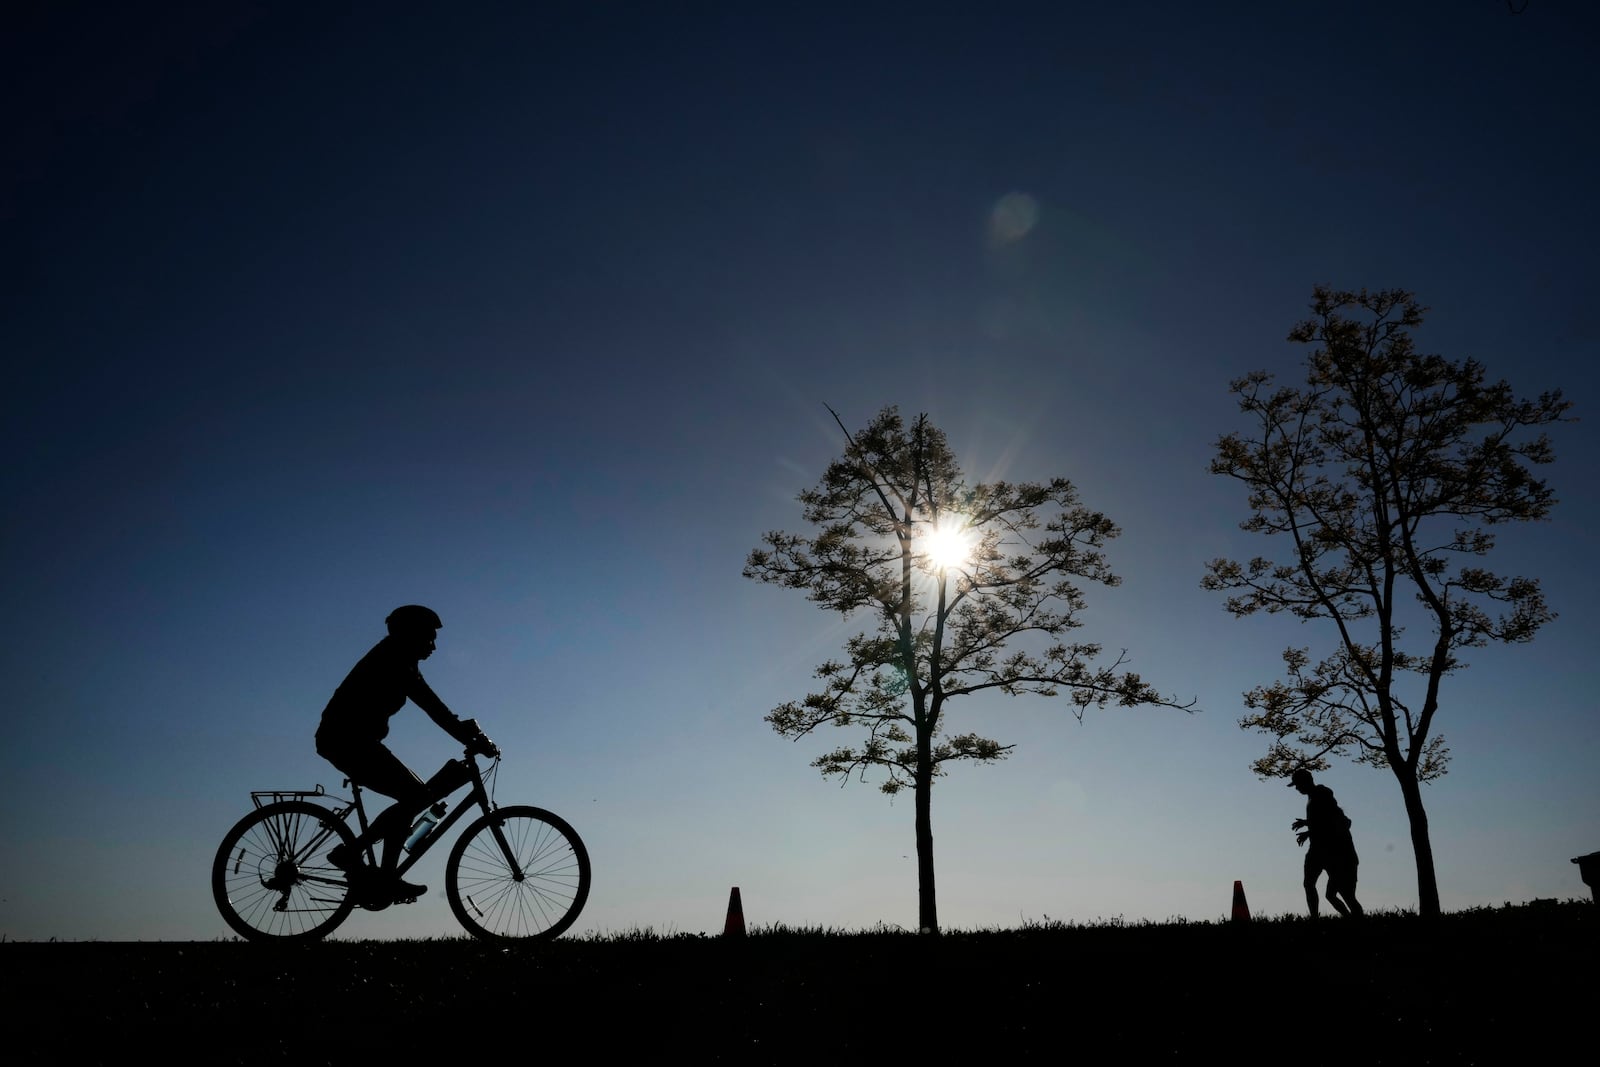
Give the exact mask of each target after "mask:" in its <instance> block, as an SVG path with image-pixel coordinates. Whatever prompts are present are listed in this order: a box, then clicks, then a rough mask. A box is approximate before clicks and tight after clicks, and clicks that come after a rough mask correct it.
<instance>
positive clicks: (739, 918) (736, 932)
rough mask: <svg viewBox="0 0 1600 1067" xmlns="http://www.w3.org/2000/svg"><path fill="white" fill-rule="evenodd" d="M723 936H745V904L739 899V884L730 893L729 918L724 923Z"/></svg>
mask: <svg viewBox="0 0 1600 1067" xmlns="http://www.w3.org/2000/svg"><path fill="white" fill-rule="evenodd" d="M722 936H723V937H743V936H744V904H743V903H741V902H740V900H739V887H738V886H734V887H733V889H732V890H731V891H730V892H729V893H728V920H727V922H725V923H723V924H722Z"/></svg>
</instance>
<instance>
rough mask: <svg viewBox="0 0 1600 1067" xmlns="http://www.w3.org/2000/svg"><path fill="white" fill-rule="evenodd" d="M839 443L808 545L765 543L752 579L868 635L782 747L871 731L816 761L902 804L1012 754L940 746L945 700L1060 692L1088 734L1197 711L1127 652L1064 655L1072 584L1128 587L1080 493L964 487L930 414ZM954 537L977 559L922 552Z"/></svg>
mask: <svg viewBox="0 0 1600 1067" xmlns="http://www.w3.org/2000/svg"><path fill="white" fill-rule="evenodd" d="M837 418H838V416H837V415H835V419H836V420H837ZM840 428H841V429H844V425H843V423H842V422H841V423H840ZM845 437H846V445H847V447H846V449H845V453H844V455H843V456H841V457H840V458H838V459H836V460H834V461H833V462H832V463H830V464H829V466H828V468H827V470H826V471H825V472H824V474H823V477H822V480H821V481H820V482H819V483H818V484H817V485H816V486H814V487H813V488H810V489H807V490H805V491H804V492H802V493H801V494H800V497H799V499H800V504H801V506H802V513H803V515H804V518H805V520H806V521H807V522H808V523H810V524H811V525H812V526H813V527H814V530H813V532H812V533H811V534H810V535H799V534H792V533H786V532H772V533H768V534H767V535H766V536H765V537H764V538H763V539H762V545H761V547H760V548H758V549H756V550H755V551H753V552H751V553H750V555H749V557H748V559H747V560H746V562H745V567H744V575H745V576H746V577H748V578H753V579H756V580H758V581H763V582H770V583H772V584H776V585H781V586H784V587H786V588H791V589H799V590H803V591H804V592H805V593H806V595H807V597H808V598H809V599H810V600H812V601H813V602H815V603H816V604H818V605H819V606H821V607H823V608H825V609H828V610H831V611H837V612H839V613H840V614H841V615H843V616H854V615H858V614H860V615H865V616H866V617H868V618H869V619H871V620H872V629H870V630H868V631H864V632H861V633H858V634H857V635H855V636H854V637H852V638H851V639H850V640H849V641H848V642H847V643H846V646H845V653H846V659H845V660H844V661H843V662H833V661H830V662H827V663H824V664H822V665H821V666H819V667H818V668H817V670H816V675H815V676H816V678H817V680H818V682H819V683H820V685H819V689H818V691H817V692H814V693H811V694H809V695H807V696H806V697H805V698H804V699H803V700H801V701H799V702H791V703H788V704H784V705H781V706H780V707H778V708H775V709H773V710H772V712H770V713H769V714H768V716H767V721H768V722H769V723H771V724H772V727H773V729H775V730H776V731H777V732H778V733H780V734H782V735H783V736H785V737H790V738H799V737H803V736H805V735H807V734H809V733H811V731H813V730H814V729H816V728H817V727H818V726H821V725H824V724H830V725H835V726H853V727H857V728H861V729H864V730H866V732H867V737H866V740H865V741H864V742H863V743H861V744H859V745H855V746H847V747H841V748H838V749H836V750H834V751H833V752H830V753H828V754H827V755H825V756H823V757H821V758H819V759H818V760H816V761H815V764H814V765H815V766H817V767H818V768H819V769H820V770H821V771H822V773H823V774H825V775H840V776H843V777H846V778H848V777H849V776H851V775H865V773H866V772H867V771H869V770H879V771H882V772H883V773H884V774H885V775H886V778H885V780H884V782H883V785H882V788H883V789H884V791H886V792H890V793H893V792H895V791H897V790H898V789H900V788H901V787H902V786H904V785H906V784H912V783H914V782H915V781H916V780H917V776H918V775H919V774H921V775H924V776H925V777H926V779H927V780H929V781H931V780H932V778H933V777H935V776H937V775H938V774H940V773H942V770H941V765H942V764H944V763H947V762H950V761H954V760H977V761H980V762H988V761H992V760H997V759H1002V758H1004V756H1005V754H1006V753H1007V752H1008V751H1009V750H1010V746H1009V745H1002V744H1000V743H999V742H996V741H993V740H990V739H987V738H982V737H978V736H977V735H975V734H962V735H959V736H955V737H950V736H946V735H945V732H944V715H945V710H946V707H945V705H946V702H947V701H949V700H950V699H952V698H954V697H958V696H969V695H972V694H975V693H981V692H984V691H987V690H994V691H997V692H1000V693H1005V694H1007V695H1017V694H1022V693H1032V694H1036V695H1040V696H1047V697H1048V696H1057V695H1059V694H1061V693H1065V694H1066V695H1067V698H1068V701H1069V706H1070V708H1071V710H1072V711H1073V713H1074V714H1075V715H1076V716H1078V717H1079V718H1081V717H1082V715H1083V712H1084V711H1085V709H1087V708H1090V707H1105V706H1106V705H1108V704H1115V705H1117V706H1124V707H1128V706H1134V705H1138V704H1159V705H1163V706H1167V707H1176V708H1185V709H1188V708H1191V707H1192V703H1193V702H1190V703H1184V704H1180V703H1178V702H1177V701H1176V700H1174V699H1172V698H1170V697H1165V696H1162V695H1161V694H1160V693H1159V692H1158V691H1156V690H1155V689H1154V688H1153V687H1151V686H1149V685H1148V684H1146V683H1145V682H1144V681H1143V680H1142V679H1140V677H1139V676H1138V675H1137V674H1133V673H1131V672H1127V671H1124V670H1123V669H1122V668H1123V662H1124V659H1125V654H1124V655H1123V656H1119V657H1118V658H1117V659H1116V661H1115V662H1113V663H1111V664H1110V665H1104V664H1098V663H1097V660H1098V658H1099V656H1100V652H1101V650H1100V647H1099V646H1098V645H1096V644H1093V643H1088V642H1073V641H1068V640H1065V636H1066V635H1067V634H1068V633H1069V632H1070V631H1073V630H1076V629H1077V628H1079V627H1080V626H1081V625H1082V621H1081V614H1082V612H1083V610H1084V607H1085V599H1084V595H1083V591H1082V588H1081V586H1080V583H1095V584H1099V585H1104V586H1115V585H1116V584H1118V582H1119V579H1118V578H1117V576H1116V575H1115V574H1114V573H1113V572H1112V571H1111V568H1110V565H1109V563H1108V562H1107V560H1106V557H1105V553H1104V546H1105V544H1106V542H1107V541H1109V540H1110V539H1112V538H1114V537H1115V536H1116V535H1117V533H1118V530H1117V527H1116V525H1115V524H1114V523H1112V522H1111V520H1110V519H1108V518H1107V517H1106V516H1105V515H1103V514H1101V513H1099V512H1096V511H1092V510H1090V509H1089V508H1086V507H1084V506H1083V505H1082V504H1081V503H1080V501H1079V499H1078V493H1077V490H1076V489H1075V488H1074V487H1073V485H1072V484H1071V483H1070V482H1068V481H1067V480H1066V479H1063V478H1057V479H1053V480H1051V481H1049V482H1046V483H1011V482H1004V481H996V482H989V483H980V484H977V485H970V486H969V485H967V484H966V482H965V480H964V478H963V476H962V473H961V470H960V468H959V465H958V464H957V463H956V460H955V457H954V455H953V453H952V452H951V451H950V448H949V445H948V443H947V441H946V439H945V435H944V433H943V432H942V431H940V430H939V429H938V428H936V427H935V426H933V425H932V424H931V422H930V421H929V420H928V418H927V417H926V416H918V417H917V418H916V419H915V420H913V421H912V422H911V423H910V424H907V423H906V422H905V421H904V420H902V418H901V416H900V414H899V412H898V411H897V409H895V408H893V407H889V408H885V409H883V410H882V411H881V412H879V414H878V416H877V417H876V418H875V419H874V420H873V421H872V423H871V424H870V425H869V426H868V427H867V428H866V429H865V430H862V431H861V432H860V433H857V434H851V433H849V431H848V430H846V431H845ZM950 526H955V527H958V528H959V529H960V531H961V532H963V533H964V534H966V535H967V536H969V537H970V538H971V549H970V551H969V553H968V555H967V558H966V559H965V560H963V561H961V562H960V563H958V564H955V565H944V566H941V565H940V563H939V562H938V561H937V560H936V559H935V558H934V556H933V555H932V554H931V553H930V551H929V545H930V543H931V541H932V535H933V534H934V533H935V531H939V530H942V529H945V528H947V527H950Z"/></svg>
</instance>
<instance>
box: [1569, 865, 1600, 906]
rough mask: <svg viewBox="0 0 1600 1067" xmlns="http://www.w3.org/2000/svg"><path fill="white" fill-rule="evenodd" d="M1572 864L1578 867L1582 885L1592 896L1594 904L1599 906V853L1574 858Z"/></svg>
mask: <svg viewBox="0 0 1600 1067" xmlns="http://www.w3.org/2000/svg"><path fill="white" fill-rule="evenodd" d="M1572 862H1573V863H1576V864H1577V865H1578V876H1579V877H1581V878H1582V879H1583V884H1584V885H1586V886H1588V887H1589V892H1590V893H1592V894H1594V902H1595V903H1596V904H1600V852H1591V853H1589V854H1588V855H1587V856H1574V857H1572Z"/></svg>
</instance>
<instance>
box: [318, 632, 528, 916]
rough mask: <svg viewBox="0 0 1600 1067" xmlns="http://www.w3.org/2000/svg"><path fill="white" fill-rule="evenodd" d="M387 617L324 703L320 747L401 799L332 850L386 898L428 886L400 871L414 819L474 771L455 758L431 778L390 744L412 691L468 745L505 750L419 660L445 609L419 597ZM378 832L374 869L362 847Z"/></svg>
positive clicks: (333, 857) (351, 773)
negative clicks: (448, 697) (442, 692)
mask: <svg viewBox="0 0 1600 1067" xmlns="http://www.w3.org/2000/svg"><path fill="white" fill-rule="evenodd" d="M384 623H385V625H386V626H387V627H388V629H389V635H388V636H387V637H385V638H384V639H383V640H381V641H379V642H378V643H377V644H376V645H374V646H373V648H372V651H370V652H368V653H367V654H366V655H365V656H363V657H361V661H360V662H359V663H357V664H356V665H355V666H354V667H353V668H351V670H350V673H349V675H348V676H346V678H345V680H344V681H343V682H342V683H340V685H339V688H338V689H336V690H334V693H333V698H332V699H331V700H329V701H328V706H327V707H326V708H324V709H323V712H322V723H321V725H319V726H318V727H317V753H318V754H319V755H321V756H322V757H323V758H324V759H326V760H327V761H328V762H329V763H331V764H333V765H334V766H335V767H337V768H338V769H339V770H340V771H342V772H344V774H345V776H346V777H348V778H349V779H350V780H351V781H352V782H355V783H356V784H357V785H360V786H362V787H364V788H366V789H371V790H373V791H374V792H378V793H382V794H383V795H384V796H387V797H391V798H392V799H393V800H394V804H392V805H390V806H389V807H388V808H387V809H385V810H384V811H383V812H382V813H381V814H380V815H378V817H377V818H375V819H373V820H372V825H371V826H369V827H368V828H367V830H366V832H365V833H363V834H362V835H361V836H360V837H358V838H357V839H356V847H355V848H354V849H346V848H345V847H344V846H343V845H341V846H339V847H337V848H335V849H333V850H332V851H331V852H329V854H328V859H329V861H330V862H332V863H333V864H335V865H336V866H338V867H341V868H343V869H344V870H345V871H346V872H347V873H348V874H349V875H350V879H351V884H352V888H353V889H356V890H358V891H359V892H360V894H361V896H362V897H364V898H366V899H368V900H376V899H380V898H381V899H384V901H385V902H386V903H387V902H389V901H401V900H411V899H415V898H416V897H418V896H420V895H421V894H423V893H426V892H427V891H428V887H427V886H425V885H414V884H412V883H411V882H405V881H401V880H400V879H399V878H398V877H397V876H396V875H395V873H394V872H395V866H396V865H397V864H398V863H399V861H400V847H401V845H402V844H403V843H404V842H405V839H406V835H407V833H408V832H409V831H410V829H411V823H412V820H414V819H415V818H416V817H417V816H418V815H420V814H421V813H422V810H423V809H424V808H426V807H427V806H428V805H430V804H432V803H433V802H434V801H435V800H439V799H442V798H443V797H446V796H448V795H449V794H450V793H451V792H453V791H454V790H456V789H457V788H459V787H460V786H462V785H464V784H466V782H467V781H468V780H470V777H471V775H470V772H468V770H467V767H466V764H464V763H462V762H461V761H460V760H450V761H449V762H448V763H446V764H445V765H444V766H443V767H442V768H441V769H440V770H439V773H438V774H435V775H434V776H433V777H432V778H431V779H429V780H428V781H426V782H424V781H423V780H422V779H421V778H418V777H417V776H416V774H414V773H413V772H412V771H411V769H410V768H409V767H407V766H406V765H405V764H404V763H402V762H401V761H400V759H399V757H397V756H396V755H395V754H394V753H393V752H390V751H389V749H388V747H387V746H385V745H384V743H383V739H384V738H385V737H387V736H388V735H389V719H390V718H391V717H392V716H393V715H394V714H395V713H396V712H398V711H399V710H400V709H401V708H402V707H404V706H405V703H406V700H407V699H408V698H409V699H410V700H411V701H412V703H414V704H416V705H417V706H418V707H420V708H421V709H422V710H423V711H425V712H427V713H428V717H429V718H431V719H432V720H433V721H434V722H436V723H438V724H439V727H440V728H441V729H443V730H444V732H445V733H447V734H449V735H450V736H451V737H453V738H455V739H456V740H457V741H458V742H460V743H461V744H462V745H463V746H465V747H467V748H473V749H476V750H478V751H480V752H482V753H484V754H485V755H489V756H496V755H499V752H500V750H499V749H498V748H497V747H496V746H495V743H494V742H493V741H490V740H489V739H488V738H487V737H485V736H484V735H483V732H482V731H481V730H479V729H478V723H477V721H476V720H474V719H461V718H458V717H457V716H456V714H455V713H454V712H452V711H451V710H450V709H449V708H448V707H446V706H445V703H444V701H442V700H440V699H439V696H438V694H436V693H435V692H434V691H433V690H432V689H430V688H429V687H428V683H427V682H426V681H424V680H423V678H422V671H421V670H420V669H419V667H418V664H420V663H421V662H422V661H423V660H425V659H427V658H428V657H429V656H431V655H433V650H434V639H435V638H436V637H437V636H438V632H439V628H440V627H442V626H443V625H444V623H442V622H440V621H439V616H438V615H436V614H434V613H433V611H431V610H430V609H428V608H425V607H423V606H422V605H420V604H407V605H406V606H404V607H399V608H395V609H394V611H392V612H390V614H389V617H388V618H387V619H385V620H384ZM379 839H381V840H382V841H383V853H382V859H381V861H380V863H379V867H378V870H377V871H372V870H370V869H369V868H367V867H366V866H365V865H364V864H363V863H362V860H361V854H362V852H364V851H365V850H366V848H367V845H368V844H369V843H370V842H372V841H376V840H379Z"/></svg>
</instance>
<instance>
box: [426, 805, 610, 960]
mask: <svg viewBox="0 0 1600 1067" xmlns="http://www.w3.org/2000/svg"><path fill="white" fill-rule="evenodd" d="M444 886H445V895H446V896H447V897H448V898H449V900H450V910H451V911H453V912H455V915H456V919H457V920H458V921H459V922H460V923H461V925H462V926H464V927H466V928H467V930H468V931H469V932H470V933H472V934H473V935H474V936H476V937H481V938H484V939H486V940H489V941H540V940H547V939H549V938H553V937H559V936H561V934H562V933H564V932H565V931H566V930H567V928H568V927H570V926H571V925H572V924H573V922H575V921H576V920H577V918H578V913H579V912H581V911H582V910H583V905H584V902H585V901H587V900H588V899H589V853H588V851H587V850H586V849H585V848H584V847H583V842H582V841H581V840H580V839H579V838H578V834H577V832H576V831H575V830H573V829H572V827H571V826H569V825H567V822H566V820H564V819H562V818H561V817H560V816H558V815H553V814H551V813H550V812H548V811H545V810H544V809H543V808H532V807H526V806H517V807H508V808H501V809H499V810H498V811H495V812H492V813H490V814H488V815H485V816H483V817H482V818H480V819H478V820H477V821H476V822H474V823H473V824H472V825H471V826H468V827H467V828H466V829H465V830H464V831H462V833H461V837H460V838H459V839H457V841H456V844H455V847H454V848H452V849H451V850H450V860H449V862H448V863H447V864H446V866H445V872H444Z"/></svg>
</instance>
